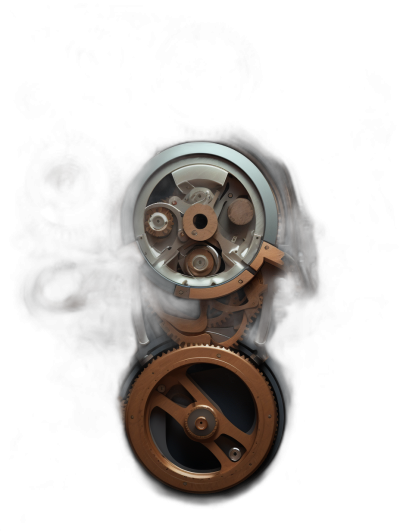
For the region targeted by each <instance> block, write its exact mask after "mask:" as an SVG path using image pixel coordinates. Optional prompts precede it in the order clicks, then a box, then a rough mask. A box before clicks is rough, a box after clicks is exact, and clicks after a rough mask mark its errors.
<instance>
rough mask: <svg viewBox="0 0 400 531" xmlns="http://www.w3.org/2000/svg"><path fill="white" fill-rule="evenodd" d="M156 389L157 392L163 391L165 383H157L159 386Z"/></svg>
mask: <svg viewBox="0 0 400 531" xmlns="http://www.w3.org/2000/svg"><path fill="white" fill-rule="evenodd" d="M157 391H158V392H159V393H165V385H159V386H158V387H157Z"/></svg>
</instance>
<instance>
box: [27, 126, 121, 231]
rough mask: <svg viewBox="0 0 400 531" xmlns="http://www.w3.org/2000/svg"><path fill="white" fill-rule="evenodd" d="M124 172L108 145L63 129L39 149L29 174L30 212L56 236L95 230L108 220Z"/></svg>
mask: <svg viewBox="0 0 400 531" xmlns="http://www.w3.org/2000/svg"><path fill="white" fill-rule="evenodd" d="M119 184H120V182H119V171H118V169H117V167H116V164H115V163H114V162H113V161H112V160H111V158H110V156H109V155H108V154H107V153H106V151H105V149H103V148H102V147H101V146H98V145H96V144H95V142H94V141H91V140H89V139H88V138H84V137H83V136H82V135H73V134H67V133H66V132H64V131H62V132H61V133H58V134H56V135H55V136H54V137H52V138H51V139H49V140H48V141H46V142H43V144H42V145H41V147H40V148H39V149H38V150H36V152H35V154H34V155H33V157H32V158H31V160H30V162H29V164H28V169H27V172H26V176H25V183H24V193H25V212H26V214H27V217H28V219H29V221H30V222H31V223H32V224H33V225H34V226H36V227H37V228H39V229H42V230H45V231H47V232H49V233H51V234H55V235H57V236H65V235H68V236H69V237H71V236H72V235H74V236H78V235H79V234H85V233H90V232H91V231H92V230H93V229H96V228H97V227H98V226H99V224H101V223H103V222H104V220H105V219H107V217H108V215H109V214H110V213H111V212H112V209H113V207H114V206H115V203H116V200H117V195H118V190H119Z"/></svg>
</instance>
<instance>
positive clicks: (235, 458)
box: [229, 447, 242, 462]
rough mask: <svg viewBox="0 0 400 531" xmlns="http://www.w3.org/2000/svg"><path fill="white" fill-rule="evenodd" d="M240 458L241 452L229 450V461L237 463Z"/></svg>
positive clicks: (237, 449) (236, 449) (234, 449)
mask: <svg viewBox="0 0 400 531" xmlns="http://www.w3.org/2000/svg"><path fill="white" fill-rule="evenodd" d="M241 457H242V452H241V451H240V450H239V448H235V447H233V448H231V449H230V450H229V459H230V460H231V461H235V462H236V461H239V459H240V458H241Z"/></svg>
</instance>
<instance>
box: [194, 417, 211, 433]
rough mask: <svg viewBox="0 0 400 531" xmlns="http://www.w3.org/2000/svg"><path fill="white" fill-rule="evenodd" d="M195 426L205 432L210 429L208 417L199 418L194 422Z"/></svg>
mask: <svg viewBox="0 0 400 531" xmlns="http://www.w3.org/2000/svg"><path fill="white" fill-rule="evenodd" d="M194 425H195V427H196V429H198V430H200V431H203V430H206V429H207V428H208V422H207V419H206V417H197V419H196V420H195V421H194Z"/></svg>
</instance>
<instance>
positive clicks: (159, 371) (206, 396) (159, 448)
mask: <svg viewBox="0 0 400 531" xmlns="http://www.w3.org/2000/svg"><path fill="white" fill-rule="evenodd" d="M204 386H206V388H207V393H205V392H204V391H203V388H204ZM179 389H181V393H179ZM221 393H222V394H221ZM221 400H222V402H223V403H224V402H226V400H228V401H229V403H230V404H231V405H232V406H233V408H234V410H235V411H236V414H235V415H234V416H232V414H228V412H225V410H224V411H222V409H221V404H220V403H219V402H220V401H221ZM235 404H236V405H237V406H236V407H235ZM239 405H240V407H239ZM123 407H124V419H125V428H126V433H127V436H128V439H129V442H130V444H131V446H132V448H133V450H134V452H135V453H136V455H137V457H138V458H139V460H140V461H141V462H142V463H143V465H144V466H145V467H146V468H147V469H148V470H149V471H150V472H151V473H152V474H153V475H154V476H155V477H157V478H158V479H159V480H161V481H162V482H164V483H166V484H167V485H169V486H171V487H173V488H175V489H178V490H182V491H186V492H203V493H210V492H218V491H221V490H225V489H228V488H230V487H233V486H234V485H237V484H239V483H241V482H242V481H244V480H245V479H247V478H248V477H249V476H250V475H252V474H253V472H255V470H256V469H257V468H258V467H259V466H260V465H261V464H262V463H263V462H264V461H265V459H266V458H267V456H268V455H269V453H270V452H271V450H272V448H273V444H274V440H275V438H276V433H277V427H278V423H279V418H278V409H277V402H276V397H275V395H274V392H273V391H272V388H271V386H270V385H269V383H268V382H267V381H266V378H265V376H264V374H263V373H262V372H261V371H260V370H259V369H258V368H256V367H255V366H254V365H253V364H252V363H251V362H250V360H249V359H248V358H246V357H245V356H242V355H240V354H237V353H235V352H233V351H231V350H228V349H225V348H221V347H214V346H205V345H193V346H187V347H184V348H178V349H173V350H172V351H169V352H167V353H164V354H162V355H161V356H159V357H157V358H156V359H155V360H153V361H152V362H151V363H150V364H149V365H148V366H147V367H146V368H145V369H143V371H142V372H141V373H140V374H139V376H138V377H137V378H136V379H135V381H134V382H133V385H132V386H131V388H130V391H129V394H128V397H127V399H126V400H125V402H124V405H123ZM232 448H234V449H236V450H239V453H240V457H239V459H236V458H235V459H234V458H232V457H231V455H230V454H231V450H232Z"/></svg>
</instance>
